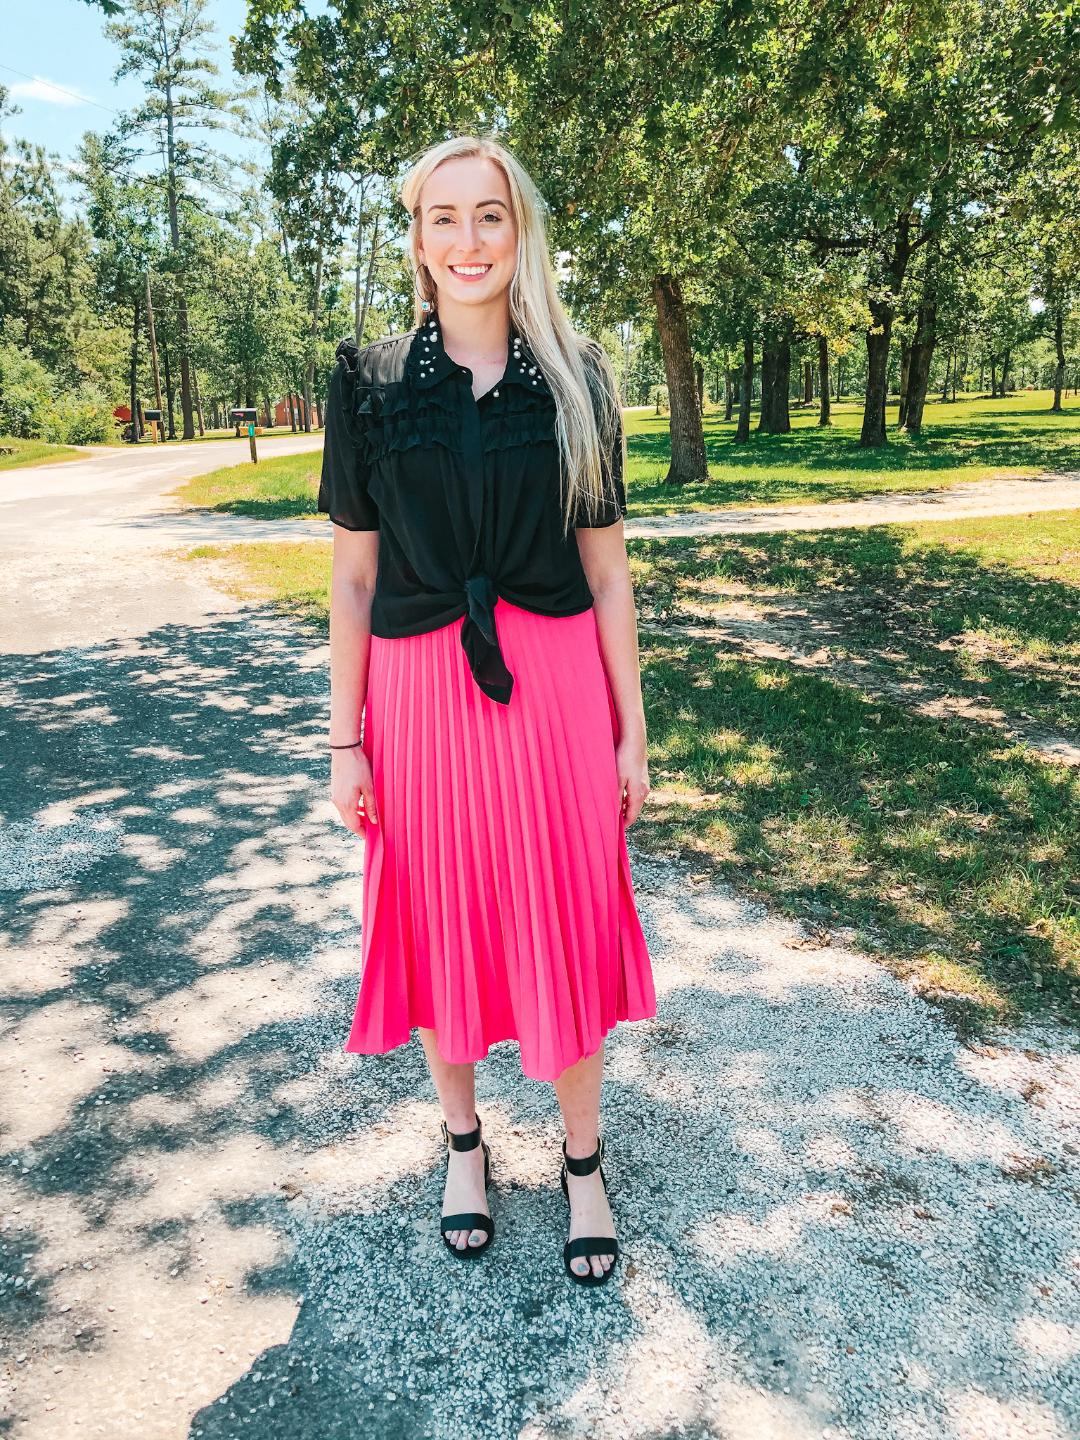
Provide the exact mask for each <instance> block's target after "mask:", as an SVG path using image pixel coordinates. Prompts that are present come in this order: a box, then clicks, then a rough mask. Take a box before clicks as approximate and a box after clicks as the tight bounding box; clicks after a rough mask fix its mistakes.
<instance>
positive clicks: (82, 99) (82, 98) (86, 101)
mask: <svg viewBox="0 0 1080 1440" xmlns="http://www.w3.org/2000/svg"><path fill="white" fill-rule="evenodd" d="M0 70H9V71H10V72H11V74H12V75H21V76H22V78H23V79H24V80H32V81H33V82H34V84H35V85H47V86H48V87H49V89H50V90H57V91H59V93H60V94H61V95H70V96H71V98H72V99H73V100H78V101H79V103H80V104H81V105H93V106H95V107H96V108H97V109H98V110H105V111H107V112H108V113H109V114H110V115H119V113H120V112H119V110H114V109H112V107H111V106H109V105H99V104H98V102H97V101H96V100H91V99H90V98H89V96H87V95H80V94H78V93H77V92H76V91H75V90H65V89H64V87H63V85H54V84H53V82H52V81H51V80H43V79H42V78H41V76H40V75H28V74H27V73H26V71H25V70H16V69H15V67H14V65H4V64H0Z"/></svg>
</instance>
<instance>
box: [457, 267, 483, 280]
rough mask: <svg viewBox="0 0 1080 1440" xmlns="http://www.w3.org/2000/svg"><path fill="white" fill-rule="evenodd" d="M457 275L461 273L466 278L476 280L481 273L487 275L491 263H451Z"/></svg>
mask: <svg viewBox="0 0 1080 1440" xmlns="http://www.w3.org/2000/svg"><path fill="white" fill-rule="evenodd" d="M449 268H450V269H451V270H452V271H453V272H454V274H455V275H461V276H463V277H464V278H465V279H466V280H474V279H476V278H477V277H478V276H480V275H486V274H487V272H488V271H489V270H490V269H491V266H490V265H451V266H450V267H449Z"/></svg>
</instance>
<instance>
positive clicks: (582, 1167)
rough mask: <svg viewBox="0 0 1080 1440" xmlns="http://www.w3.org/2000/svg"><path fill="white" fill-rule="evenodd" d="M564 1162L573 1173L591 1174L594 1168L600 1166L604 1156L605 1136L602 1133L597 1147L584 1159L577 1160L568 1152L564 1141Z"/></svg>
mask: <svg viewBox="0 0 1080 1440" xmlns="http://www.w3.org/2000/svg"><path fill="white" fill-rule="evenodd" d="M562 1153H563V1164H564V1165H565V1166H566V1168H567V1170H569V1172H570V1174H571V1175H591V1174H592V1173H593V1171H594V1170H597V1169H599V1168H600V1162H601V1160H602V1159H603V1158H604V1137H603V1136H602V1135H601V1136H600V1137H599V1138H598V1139H597V1142H596V1149H595V1150H594V1151H593V1153H592V1154H591V1155H588V1156H586V1158H585V1159H584V1160H577V1159H575V1157H574V1156H573V1155H568V1154H567V1153H566V1141H565V1140H564V1141H563V1142H562Z"/></svg>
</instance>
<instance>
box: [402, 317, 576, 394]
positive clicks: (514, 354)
mask: <svg viewBox="0 0 1080 1440" xmlns="http://www.w3.org/2000/svg"><path fill="white" fill-rule="evenodd" d="M408 363H409V373H410V375H411V377H412V381H413V384H414V385H415V386H416V387H417V388H418V389H421V390H426V389H429V388H430V387H431V386H432V385H437V384H438V383H439V381H440V380H444V379H445V378H446V376H447V375H452V374H453V373H454V371H455V370H460V369H461V366H459V365H458V364H457V362H456V361H455V360H452V359H451V358H450V356H449V355H448V354H447V353H446V350H445V349H444V347H443V340H442V325H441V324H440V323H439V319H438V317H437V316H436V315H429V316H428V318H427V319H426V320H424V321H423V322H422V323H421V324H419V325H418V326H417V327H416V331H415V333H414V335H413V339H412V344H411V345H410V346H409V361H408ZM502 385H521V386H522V387H523V388H524V389H526V390H532V391H534V392H536V391H539V392H541V393H542V394H545V395H550V394H551V390H550V388H549V387H548V383H547V381H546V380H545V379H544V376H543V374H542V372H541V370H540V367H539V365H537V363H536V360H535V359H534V357H533V355H532V354H531V352H530V351H529V348H528V346H527V345H526V344H525V341H524V340H523V339H522V337H521V335H520V333H519V332H518V330H517V328H516V326H515V325H514V323H513V322H512V321H511V324H510V336H509V344H508V346H507V355H506V369H505V370H504V371H503V375H502V379H501V380H500V381H499V382H498V383H497V384H496V385H495V386H494V387H493V388H494V389H495V390H498V389H499V387H500V386H502Z"/></svg>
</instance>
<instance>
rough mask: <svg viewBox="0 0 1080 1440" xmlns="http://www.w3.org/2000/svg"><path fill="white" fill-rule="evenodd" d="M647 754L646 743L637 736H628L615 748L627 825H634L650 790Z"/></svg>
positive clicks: (623, 811) (624, 816) (623, 810)
mask: <svg viewBox="0 0 1080 1440" xmlns="http://www.w3.org/2000/svg"><path fill="white" fill-rule="evenodd" d="M647 753H648V745H647V743H646V741H645V740H644V739H643V738H640V737H638V736H635V735H628V736H627V737H626V739H625V740H620V742H619V744H618V745H617V746H616V747H615V762H616V765H617V767H618V771H619V792H620V794H621V795H622V813H623V818H624V819H625V821H626V823H627V825H632V824H633V823H634V821H635V820H636V819H637V817H638V816H639V815H640V813H641V807H642V806H643V805H644V804H645V797H646V796H647V795H648V793H649V790H650V785H649V762H648V759H647V758H646V757H647Z"/></svg>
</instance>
